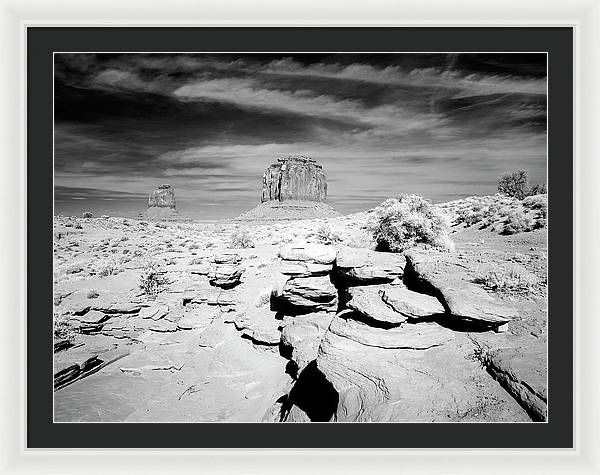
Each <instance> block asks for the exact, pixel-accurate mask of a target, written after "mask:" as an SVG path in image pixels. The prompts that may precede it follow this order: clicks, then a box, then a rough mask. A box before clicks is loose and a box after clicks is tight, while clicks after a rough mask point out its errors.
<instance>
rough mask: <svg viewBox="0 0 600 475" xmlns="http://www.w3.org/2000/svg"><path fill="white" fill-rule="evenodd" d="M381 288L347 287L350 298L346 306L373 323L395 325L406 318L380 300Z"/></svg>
mask: <svg viewBox="0 0 600 475" xmlns="http://www.w3.org/2000/svg"><path fill="white" fill-rule="evenodd" d="M381 292H382V290H381V289H380V288H379V287H377V286H367V287H351V288H349V289H348V293H349V295H350V300H349V301H348V302H347V303H346V306H347V307H348V308H351V309H353V310H356V311H357V312H360V313H361V314H363V315H365V316H366V317H367V318H368V319H369V320H372V321H373V322H375V323H379V324H385V325H389V326H397V325H400V324H401V323H402V322H405V321H406V320H407V317H406V316H405V315H404V314H402V313H399V312H397V311H395V310H394V309H393V307H391V306H390V305H388V304H387V303H385V302H384V301H383V300H382V297H381Z"/></svg>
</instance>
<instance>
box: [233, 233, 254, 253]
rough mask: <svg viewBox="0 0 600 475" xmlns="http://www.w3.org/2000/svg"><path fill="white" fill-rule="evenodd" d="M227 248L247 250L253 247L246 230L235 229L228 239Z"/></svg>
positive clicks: (250, 237) (252, 241)
mask: <svg viewBox="0 0 600 475" xmlns="http://www.w3.org/2000/svg"><path fill="white" fill-rule="evenodd" d="M229 247H230V248H231V249H248V248H252V247H254V239H252V235H251V234H250V231H248V230H247V229H244V228H242V229H237V230H235V231H234V232H233V233H231V236H230V238H229Z"/></svg>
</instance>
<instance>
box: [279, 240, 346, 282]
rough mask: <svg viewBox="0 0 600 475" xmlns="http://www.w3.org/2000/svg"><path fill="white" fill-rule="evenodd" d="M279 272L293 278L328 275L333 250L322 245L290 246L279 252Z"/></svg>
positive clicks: (333, 258) (332, 259) (302, 244)
mask: <svg viewBox="0 0 600 475" xmlns="http://www.w3.org/2000/svg"><path fill="white" fill-rule="evenodd" d="M279 257H281V263H280V268H279V270H280V272H281V273H282V274H284V275H291V276H294V277H309V276H317V275H325V274H329V273H330V272H331V270H332V269H333V262H334V261H335V249H334V248H333V247H331V246H325V245H323V244H309V243H301V244H290V245H287V246H284V247H282V248H281V249H280V250H279Z"/></svg>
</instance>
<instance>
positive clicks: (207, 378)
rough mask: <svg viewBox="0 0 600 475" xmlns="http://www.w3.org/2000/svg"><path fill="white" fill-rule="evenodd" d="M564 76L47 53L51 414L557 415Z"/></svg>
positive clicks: (254, 58)
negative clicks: (554, 197) (553, 217)
mask: <svg viewBox="0 0 600 475" xmlns="http://www.w3.org/2000/svg"><path fill="white" fill-rule="evenodd" d="M474 46H475V47H476V45H474ZM547 64H548V61H547V54H546V53H540V52H522V53H514V52H511V53H497V52H495V53H489V52H480V53H471V52H470V53H462V52H444V51H442V52H424V53H402V52H399V53H377V52H373V53H329V52H323V53H303V52H289V53H269V52H265V53H202V52H198V53H187V52H186V53H178V52H172V53H136V52H123V53H103V52H96V53H91V52H82V53H80V52H54V54H53V66H54V71H53V82H54V91H53V109H54V124H53V134H54V135H53V139H54V142H53V163H54V168H53V169H54V176H53V180H54V186H53V188H54V201H53V206H54V212H53V233H52V237H53V354H52V355H48V358H53V373H54V374H53V412H54V413H53V420H54V422H56V423H79V422H127V423H137V422H162V423H176V422H193V423H199V422H214V423H231V422H234V423H236V422H268V423H278V422H280V423H283V422H306V423H310V422H321V423H325V422H329V423H340V422H346V423H361V422H384V423H406V422H419V423H432V422H433V423H438V422H451V423H458V422H463V423H464V422H468V423H481V422H486V423H506V422H513V423H514V422H518V423H533V422H547V421H548V420H549V418H550V417H551V414H552V410H551V408H550V407H549V406H548V404H547V403H548V397H547V387H548V377H547V376H548V226H549V224H550V220H549V210H548V200H547V196H548V194H547V193H548V189H547V183H548V180H547V163H548V127H547V120H548V107H547V103H548V87H547V86H548V72H547V71H548V69H547ZM553 185H554V182H553ZM553 189H554V187H553ZM363 427H364V426H363Z"/></svg>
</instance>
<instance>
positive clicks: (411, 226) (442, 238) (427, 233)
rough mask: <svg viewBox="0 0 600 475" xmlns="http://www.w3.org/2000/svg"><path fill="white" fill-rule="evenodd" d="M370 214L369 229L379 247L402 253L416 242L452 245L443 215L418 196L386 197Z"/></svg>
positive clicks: (415, 244)
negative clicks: (371, 221)
mask: <svg viewBox="0 0 600 475" xmlns="http://www.w3.org/2000/svg"><path fill="white" fill-rule="evenodd" d="M374 214H375V218H374V219H375V222H374V223H373V225H372V230H373V237H374V239H375V242H376V244H377V249H379V250H382V251H388V252H403V251H405V250H406V249H409V248H411V247H414V246H417V245H425V246H431V247H438V248H446V249H452V248H453V243H452V241H450V238H449V237H448V227H449V224H448V219H447V217H446V216H445V215H444V214H443V213H442V212H441V211H439V210H438V209H436V208H435V207H434V206H433V205H432V204H431V202H430V201H429V200H426V199H425V198H423V197H422V196H419V195H409V194H402V195H400V196H399V197H398V198H390V199H388V200H386V201H384V202H383V203H382V204H381V205H379V206H378V207H377V208H375V209H374Z"/></svg>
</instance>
